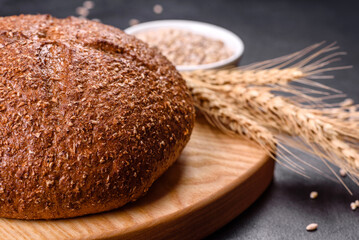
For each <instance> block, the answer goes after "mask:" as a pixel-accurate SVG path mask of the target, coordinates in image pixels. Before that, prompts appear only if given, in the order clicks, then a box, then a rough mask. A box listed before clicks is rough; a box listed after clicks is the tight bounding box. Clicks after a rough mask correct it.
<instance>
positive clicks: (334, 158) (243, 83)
mask: <svg viewBox="0 0 359 240" xmlns="http://www.w3.org/2000/svg"><path fill="white" fill-rule="evenodd" d="M319 45H320V44H318V45H313V46H311V47H309V48H307V49H304V50H302V51H299V52H297V53H294V54H291V55H288V56H285V57H282V58H278V59H274V60H271V61H265V62H261V63H257V64H252V65H250V66H247V67H242V68H235V69H227V70H210V71H196V72H192V73H183V76H184V78H185V79H186V80H187V83H188V86H189V88H190V90H191V92H192V95H193V97H194V100H195V105H196V106H197V108H198V109H199V110H200V111H201V112H203V113H204V114H205V116H206V118H207V119H208V120H209V122H210V123H212V124H213V125H215V126H217V127H219V128H220V129H222V130H224V131H225V132H228V131H232V132H234V133H237V134H240V135H244V136H247V137H249V138H250V139H252V140H254V141H256V142H257V143H259V144H260V145H261V146H262V147H263V148H265V149H266V150H268V151H269V152H271V151H273V146H274V145H277V146H280V147H283V145H282V144H281V143H280V139H281V138H280V137H278V133H285V134H288V135H291V136H299V137H300V141H299V143H301V145H298V141H296V142H295V144H294V145H295V146H296V147H297V148H302V149H304V150H306V151H312V152H314V153H315V154H316V155H317V156H319V157H321V158H322V159H326V160H328V161H330V162H332V163H334V164H335V165H337V166H339V167H341V168H343V169H346V170H347V171H348V172H350V173H351V174H352V175H353V177H354V178H353V180H354V181H356V178H358V177H359V130H358V126H359V114H358V106H356V105H353V102H352V101H351V100H346V101H344V102H341V103H337V104H325V103H323V100H325V99H329V98H334V97H338V96H341V95H340V94H339V95H338V94H328V93H327V92H321V91H315V90H312V89H306V88H292V86H290V85H289V83H290V82H293V81H297V82H302V83H305V84H308V85H311V86H315V87H319V88H322V89H326V90H332V91H335V90H333V89H330V88H329V87H326V86H325V85H321V84H317V83H315V82H312V81H310V82H308V79H309V78H322V77H321V76H320V75H318V74H323V73H325V72H326V71H330V70H334V69H344V68H346V67H337V68H333V67H332V68H323V67H324V66H327V65H328V64H329V63H331V62H333V61H336V60H337V59H336V58H335V57H337V56H338V55H341V54H342V53H332V54H329V55H327V56H322V57H321V58H320V59H319V60H316V61H314V59H315V58H316V57H318V56H321V55H322V54H323V53H328V52H330V51H333V50H335V49H337V47H334V46H333V45H329V46H327V47H324V48H322V49H320V50H319V51H318V50H317V51H316V52H314V53H312V51H313V50H314V49H316V48H318V46H319ZM307 54H310V55H309V56H307ZM313 61H314V62H313ZM286 66H291V68H289V69H285V68H284V67H286ZM272 67H273V69H272ZM283 68H284V69H283ZM326 77H328V76H326ZM303 79H304V80H303ZM273 90H275V91H281V92H286V93H291V94H292V96H289V97H284V96H281V95H275V94H273V93H272V92H271V91H273ZM313 93H314V94H319V95H322V96H321V97H312V96H311V94H313ZM293 100H295V101H293ZM302 103H304V104H302ZM308 103H309V104H308ZM324 106H325V107H324ZM308 147H309V148H308ZM284 150H285V153H287V154H291V153H290V152H288V151H286V149H285V148H284ZM282 153H283V154H282V155H285V154H284V152H282ZM285 159H286V160H287V161H290V159H289V158H288V157H287V158H285ZM290 165H291V166H292V167H294V168H295V166H296V164H295V162H293V161H291V162H290ZM328 167H330V166H329V165H328ZM356 182H357V181H356ZM357 183H358V182H357Z"/></svg>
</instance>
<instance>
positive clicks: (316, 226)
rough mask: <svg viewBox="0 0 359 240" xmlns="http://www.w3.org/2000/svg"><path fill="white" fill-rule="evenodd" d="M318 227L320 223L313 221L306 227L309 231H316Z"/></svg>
mask: <svg viewBox="0 0 359 240" xmlns="http://www.w3.org/2000/svg"><path fill="white" fill-rule="evenodd" d="M317 228H318V224H317V223H311V224H309V225H308V226H307V227H306V228H305V229H306V230H307V231H310V232H311V231H315V230H317Z"/></svg>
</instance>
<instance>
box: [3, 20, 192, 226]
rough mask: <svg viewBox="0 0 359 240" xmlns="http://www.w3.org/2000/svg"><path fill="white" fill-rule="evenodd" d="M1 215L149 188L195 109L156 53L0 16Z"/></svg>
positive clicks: (135, 43) (116, 202)
mask: <svg viewBox="0 0 359 240" xmlns="http://www.w3.org/2000/svg"><path fill="white" fill-rule="evenodd" d="M0 121H1V123H0V155H1V158H0V217H8V218H19V219H54V218H68V217H75V216H81V215H85V214H91V213H98V212H102V211H108V210H111V209H114V208H118V207H120V206H122V205H124V204H126V203H128V202H130V201H134V200H136V199H137V198H139V197H141V196H142V195H144V193H146V191H147V190H148V188H149V187H150V186H151V184H152V183H153V182H154V181H155V180H156V179H157V178H158V177H159V176H160V175H161V174H162V173H163V172H164V171H166V169H167V168H168V167H169V166H170V165H171V164H172V163H173V162H174V161H175V160H176V159H177V158H178V156H179V154H180V153H181V151H182V149H183V148H184V147H185V145H186V143H187V142H188V140H189V138H190V135H191V132H192V128H193V124H194V107H193V103H192V99H191V97H190V93H189V91H188V89H187V87H186V84H185V81H184V80H183V79H182V78H181V75H180V74H179V73H178V72H177V71H176V69H175V67H174V66H173V65H172V64H171V63H170V62H169V61H168V60H167V59H166V58H165V57H163V56H162V55H161V54H160V53H159V52H158V50H156V49H153V48H150V47H148V45H147V44H145V43H143V42H141V41H140V40H137V39H136V38H135V37H133V36H129V35H127V34H125V33H124V32H122V31H121V30H119V29H117V28H114V27H111V26H107V25H104V24H101V23H97V22H93V21H88V20H81V19H78V18H74V17H69V18H66V19H57V18H54V17H51V16H49V15H21V16H11V17H2V18H0Z"/></svg>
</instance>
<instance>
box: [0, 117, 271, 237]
mask: <svg viewBox="0 0 359 240" xmlns="http://www.w3.org/2000/svg"><path fill="white" fill-rule="evenodd" d="M273 167H274V163H273V160H271V159H270V158H269V156H268V155H267V154H266V153H265V152H264V151H263V150H261V149H260V148H259V147H258V146H257V145H255V144H254V143H252V142H249V141H247V140H245V139H243V138H239V137H236V136H227V135H224V134H222V133H221V132H219V131H218V130H216V129H214V128H212V127H210V126H209V125H208V124H207V123H206V122H205V121H204V120H197V122H196V124H195V128H194V131H193V134H192V137H191V140H190V142H189V143H188V145H187V147H186V148H185V150H184V152H183V153H182V155H181V157H180V158H179V159H178V161H177V162H176V163H175V164H174V165H173V166H172V167H171V168H170V169H169V170H168V171H167V172H166V173H165V174H164V175H163V176H162V177H161V178H160V179H158V180H157V181H156V182H155V184H154V185H153V187H152V188H151V189H150V191H149V192H148V194H147V195H146V196H145V197H144V198H142V199H140V200H139V201H137V202H134V203H131V204H129V205H126V206H125V207H123V208H120V209H117V210H114V211H111V212H106V213H102V214H95V215H90V216H84V217H78V218H73V219H65V220H52V221H23V220H12V219H0V238H1V239H136V240H145V239H146V240H149V239H181V240H182V239H186V240H187V239H200V238H202V237H204V236H206V235H208V234H210V233H212V232H214V231H215V230H216V229H218V228H220V227H221V226H223V225H224V224H226V223H228V222H229V221H230V220H232V219H233V218H235V217H236V216H237V215H238V214H240V213H241V212H242V211H244V210H245V209H246V208H247V207H248V206H249V205H251V204H252V203H253V202H254V201H255V200H256V199H257V198H258V197H259V195H260V194H261V193H262V192H263V191H264V190H265V189H266V187H267V186H268V185H269V183H270V182H271V179H272V176H273Z"/></svg>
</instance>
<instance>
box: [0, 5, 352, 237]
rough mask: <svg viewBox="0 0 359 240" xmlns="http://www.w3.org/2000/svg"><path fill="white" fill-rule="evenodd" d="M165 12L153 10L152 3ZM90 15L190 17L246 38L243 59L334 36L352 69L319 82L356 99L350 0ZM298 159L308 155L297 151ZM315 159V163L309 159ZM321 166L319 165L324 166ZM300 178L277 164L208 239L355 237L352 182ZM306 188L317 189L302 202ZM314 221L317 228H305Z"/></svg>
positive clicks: (115, 8) (103, 9) (14, 9)
mask: <svg viewBox="0 0 359 240" xmlns="http://www.w3.org/2000/svg"><path fill="white" fill-rule="evenodd" d="M0 3H1V4H0V13H1V15H11V14H20V13H51V14H53V15H55V16H57V17H66V16H68V15H74V14H75V8H76V7H77V6H79V5H81V4H82V1H70V0H69V1H56V0H49V1H45V0H42V1H40V0H37V1H26V0H23V1H14V0H9V1H0ZM156 3H160V4H162V6H163V8H164V11H163V13H162V14H161V15H156V14H154V13H153V11H152V7H153V5H154V4H156ZM96 4H97V5H96V7H95V9H93V10H92V11H91V14H90V16H89V17H90V18H99V19H101V20H102V21H103V22H104V23H106V24H111V25H114V26H117V27H120V28H126V27H128V21H129V20H130V19H131V18H137V19H139V20H140V21H141V22H144V21H150V20H156V19H170V18H171V19H172V18H174V19H192V20H199V21H205V22H210V23H214V24H217V25H220V26H223V27H226V28H228V29H230V30H232V31H234V32H235V33H237V34H238V35H239V36H241V37H242V38H243V40H244V43H245V47H246V49H245V55H244V58H243V60H242V64H246V63H251V62H253V61H260V60H265V59H268V58H273V57H277V56H281V55H284V54H288V53H291V52H293V51H296V50H300V49H302V48H303V47H306V46H308V45H311V44H313V43H316V42H320V41H322V40H326V41H328V42H332V41H338V43H339V45H340V46H341V47H342V48H341V49H342V50H344V51H347V52H348V55H347V56H344V57H343V61H342V64H343V65H353V66H354V68H353V69H350V70H345V71H341V72H336V73H335V76H336V78H335V79H333V80H326V83H327V84H328V85H330V86H333V87H335V88H338V89H340V90H342V91H344V92H346V93H347V94H348V96H349V97H351V98H353V99H355V101H356V102H359V87H358V83H359V79H358V78H359V44H358V42H359V28H358V26H357V24H358V23H359V14H358V11H359V6H358V3H356V1H351V2H350V1H309V0H305V1H266V0H262V1H220V0H217V1H209V0H201V1H193V0H191V1H190V0H186V1H184V0H176V1H145V0H143V1H113V0H107V1H97V2H96ZM299 157H301V158H305V159H309V161H312V160H311V157H308V156H305V155H302V154H300V155H299ZM313 162H314V160H313ZM320 166H321V168H323V169H325V167H324V166H323V165H320ZM309 175H310V177H311V179H305V178H303V177H301V176H299V175H297V174H295V173H293V172H290V171H289V170H287V169H284V168H282V167H281V166H278V165H277V167H276V170H275V177H274V181H273V184H272V185H271V186H270V187H269V189H268V190H267V191H266V192H265V194H264V195H263V196H262V197H261V198H260V199H259V200H258V201H256V203H255V204H253V205H252V207H250V208H249V209H248V210H247V211H245V212H244V213H243V214H242V215H240V216H239V217H237V218H236V219H235V220H233V221H232V222H231V223H229V224H228V225H227V226H225V227H223V228H222V229H220V230H218V231H217V232H215V233H214V234H213V235H212V236H210V237H208V239H210V240H214V239H359V230H358V224H359V211H356V212H352V211H351V210H350V207H349V204H350V202H351V201H353V200H355V199H358V198H359V187H358V186H355V185H354V184H352V183H351V182H350V181H349V179H345V182H347V183H348V185H349V187H350V188H351V189H352V190H353V192H354V196H350V195H349V194H348V192H346V190H345V189H344V188H343V187H342V186H341V185H339V184H337V183H335V182H332V181H330V180H327V179H325V178H324V177H322V176H320V175H317V174H315V173H309ZM312 190H316V191H318V192H319V197H318V199H316V200H310V199H309V193H310V192H311V191H312ZM311 222H317V223H318V224H319V227H318V230H317V231H316V232H312V233H308V232H306V231H305V227H306V225H307V224H309V223H311Z"/></svg>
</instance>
